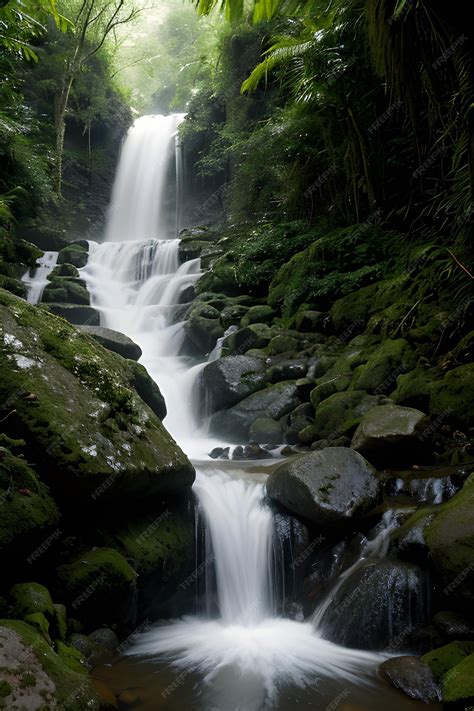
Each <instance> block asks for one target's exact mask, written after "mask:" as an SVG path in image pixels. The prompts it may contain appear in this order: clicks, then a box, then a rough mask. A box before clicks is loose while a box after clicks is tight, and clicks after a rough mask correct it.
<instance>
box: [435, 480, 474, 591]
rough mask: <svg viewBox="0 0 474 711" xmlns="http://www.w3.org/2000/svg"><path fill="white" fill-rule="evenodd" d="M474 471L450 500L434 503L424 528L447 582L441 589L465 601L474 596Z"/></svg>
mask: <svg viewBox="0 0 474 711" xmlns="http://www.w3.org/2000/svg"><path fill="white" fill-rule="evenodd" d="M473 510H474V474H471V476H470V477H469V479H468V480H467V482H466V483H465V484H464V486H463V488H462V489H461V491H460V492H459V493H458V494H456V496H454V497H453V498H452V499H451V500H450V501H447V502H446V503H445V504H441V505H440V506H438V507H437V509H436V513H435V515H434V518H433V520H432V521H431V522H430V523H429V525H428V526H427V527H426V529H425V539H426V543H427V545H428V549H429V551H430V554H431V557H432V559H433V561H434V564H435V565H436V567H437V568H438V570H439V571H440V573H441V576H442V578H443V581H444V582H445V584H446V587H445V588H444V590H443V592H444V594H445V595H447V596H451V595H452V596H454V598H455V599H458V600H460V601H463V602H464V603H465V604H466V603H469V604H472V600H473V599H474V520H473V514H472V512H473Z"/></svg>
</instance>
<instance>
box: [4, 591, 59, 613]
mask: <svg viewBox="0 0 474 711" xmlns="http://www.w3.org/2000/svg"><path fill="white" fill-rule="evenodd" d="M10 598H11V601H12V607H13V614H14V615H15V616H16V617H21V618H24V617H25V615H32V614H35V613H43V614H44V615H46V616H47V617H48V619H50V620H51V619H52V618H53V617H54V606H53V601H52V599H51V595H50V593H49V590H48V589H47V588H45V587H44V585H40V584H39V583H18V584H17V585H14V586H13V588H12V589H11V591H10Z"/></svg>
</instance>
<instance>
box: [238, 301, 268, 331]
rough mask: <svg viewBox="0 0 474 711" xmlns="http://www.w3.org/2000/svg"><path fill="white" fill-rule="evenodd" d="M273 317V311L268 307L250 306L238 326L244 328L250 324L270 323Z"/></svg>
mask: <svg viewBox="0 0 474 711" xmlns="http://www.w3.org/2000/svg"><path fill="white" fill-rule="evenodd" d="M274 317H275V311H274V310H273V309H272V308H271V307H270V306H266V305H261V306H251V307H250V308H249V309H248V310H247V312H246V314H245V316H244V317H243V318H242V320H241V322H240V325H241V326H242V327H245V326H249V325H250V324H251V323H271V322H272V321H273V319H274Z"/></svg>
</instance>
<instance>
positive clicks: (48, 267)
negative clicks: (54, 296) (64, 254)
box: [22, 252, 58, 304]
mask: <svg viewBox="0 0 474 711" xmlns="http://www.w3.org/2000/svg"><path fill="white" fill-rule="evenodd" d="M57 261H58V252H45V253H44V254H43V256H42V257H39V259H38V260H37V264H38V266H37V267H36V268H34V269H28V271H27V272H25V274H23V276H22V281H23V283H24V284H26V288H27V296H26V299H27V301H28V302H29V303H30V304H37V303H38V302H39V301H41V297H42V296H43V291H44V290H45V288H46V286H47V285H48V284H49V281H48V276H49V274H50V273H51V272H52V270H53V269H54V267H55V266H56V263H57Z"/></svg>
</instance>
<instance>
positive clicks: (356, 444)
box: [351, 405, 427, 468]
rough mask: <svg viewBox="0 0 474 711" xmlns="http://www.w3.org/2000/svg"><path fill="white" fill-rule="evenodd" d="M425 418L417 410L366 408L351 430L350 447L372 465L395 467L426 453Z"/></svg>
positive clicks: (381, 407)
mask: <svg viewBox="0 0 474 711" xmlns="http://www.w3.org/2000/svg"><path fill="white" fill-rule="evenodd" d="M426 426H427V418H426V415H425V414H424V413H423V412H421V411H420V410H415V409H414V408H411V407H400V406H399V405H381V406H380V407H377V408H374V409H371V410H369V411H368V412H366V414H365V415H364V416H363V417H362V420H361V422H360V424H359V426H358V427H357V429H356V431H355V432H354V436H353V438H352V442H351V447H352V448H353V449H355V450H356V451H357V452H360V453H361V454H363V455H364V457H367V459H368V460H369V461H370V462H372V463H373V464H374V465H375V466H382V467H384V466H385V467H387V466H390V467H392V468H393V467H396V466H404V465H408V464H411V463H413V461H420V460H422V459H423V458H424V457H425V456H426V452H427V447H426V438H425V437H424V436H423V433H424V431H426Z"/></svg>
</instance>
